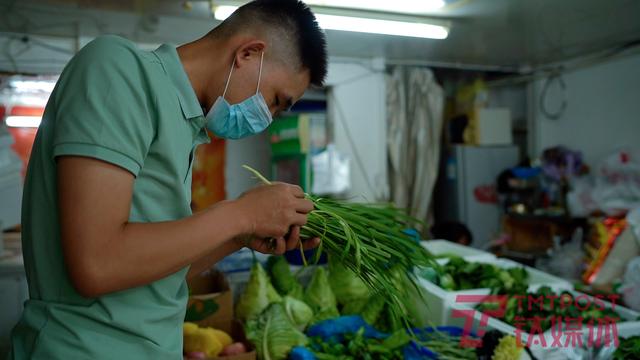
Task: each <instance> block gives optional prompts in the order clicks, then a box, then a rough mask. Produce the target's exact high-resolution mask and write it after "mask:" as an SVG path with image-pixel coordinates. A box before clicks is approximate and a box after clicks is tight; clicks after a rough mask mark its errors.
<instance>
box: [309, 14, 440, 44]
mask: <svg viewBox="0 0 640 360" xmlns="http://www.w3.org/2000/svg"><path fill="white" fill-rule="evenodd" d="M316 19H317V20H318V24H320V27H322V28H323V29H329V30H342V31H355V32H364V33H373V34H385V35H398V36H410V37H419V38H428V39H446V38H447V36H448V35H449V31H448V30H447V28H445V27H444V26H438V25H431V24H425V23H418V22H405V21H394V20H380V19H367V18H358V17H350V16H338V15H325V14H316Z"/></svg>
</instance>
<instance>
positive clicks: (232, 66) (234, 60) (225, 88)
mask: <svg viewBox="0 0 640 360" xmlns="http://www.w3.org/2000/svg"><path fill="white" fill-rule="evenodd" d="M234 67H236V58H235V56H234V58H233V64H231V70H230V71H229V77H228V78H227V83H226V84H225V85H224V92H223V93H222V98H223V99H224V97H225V95H227V89H228V88H229V82H230V81H231V74H233V68H234Z"/></svg>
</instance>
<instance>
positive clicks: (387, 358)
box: [310, 328, 410, 360]
mask: <svg viewBox="0 0 640 360" xmlns="http://www.w3.org/2000/svg"><path fill="white" fill-rule="evenodd" d="M364 330H365V329H364V328H360V330H358V331H356V332H355V333H352V334H345V336H344V337H343V339H342V341H325V340H324V339H322V338H321V337H313V338H311V344H310V348H311V349H313V350H314V351H313V354H314V355H315V357H316V358H317V359H318V360H334V359H335V360H338V359H362V360H373V359H376V360H402V359H404V354H403V352H402V348H403V347H404V346H405V345H407V344H408V343H409V341H410V338H409V336H408V335H406V332H405V331H404V330H401V331H399V332H398V333H397V335H396V334H394V335H391V336H389V337H388V338H386V339H378V338H374V337H365V336H364V332H365V331H364Z"/></svg>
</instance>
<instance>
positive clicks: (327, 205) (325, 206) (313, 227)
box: [244, 165, 437, 327]
mask: <svg viewBox="0 0 640 360" xmlns="http://www.w3.org/2000/svg"><path fill="white" fill-rule="evenodd" d="M244 168H245V169H247V170H249V171H251V172H252V173H253V174H254V175H255V176H256V177H257V178H258V179H260V180H261V181H262V182H264V183H265V184H271V182H270V181H269V180H267V179H266V178H265V177H264V176H262V175H261V174H260V173H259V172H258V171H256V170H254V169H252V168H251V167H249V166H247V165H244ZM305 197H306V198H307V199H309V200H311V201H312V202H313V203H314V206H315V209H314V210H313V211H311V212H310V213H309V215H308V217H307V224H306V225H305V226H303V227H302V229H301V231H300V234H301V237H303V238H314V237H317V238H320V245H319V246H318V248H317V250H316V253H315V257H314V259H313V261H314V262H315V263H317V262H318V260H319V259H320V255H321V254H322V252H326V253H327V254H328V255H329V256H330V257H332V258H334V259H338V260H339V261H340V262H341V263H342V264H344V266H346V267H347V268H349V269H350V270H352V271H353V272H355V273H356V275H358V277H360V279H362V280H363V281H364V283H365V284H366V285H367V286H368V287H369V288H370V290H371V291H372V293H374V294H376V296H382V297H384V298H385V300H386V301H387V304H388V306H389V310H390V312H391V314H392V316H393V317H394V318H395V320H397V321H398V323H400V324H404V325H405V326H406V327H410V326H411V321H410V317H409V313H408V309H407V306H406V305H405V302H404V301H403V300H405V299H407V298H408V297H409V295H408V294H409V292H408V290H409V289H408V288H407V287H408V286H413V287H414V288H415V289H417V290H418V293H419V294H422V292H421V291H420V289H419V287H418V285H417V282H416V278H415V275H414V273H413V271H412V269H413V267H414V266H430V267H436V268H437V264H436V262H435V260H434V259H435V257H434V256H433V255H431V254H430V253H429V252H428V251H427V250H426V249H425V248H423V247H422V246H421V245H420V244H419V243H418V242H416V241H415V240H414V239H412V238H411V237H410V236H409V235H407V234H405V233H404V232H403V230H404V229H406V228H407V227H410V226H413V225H416V224H423V223H422V222H421V221H420V220H417V219H415V218H413V217H411V216H409V215H407V214H406V212H405V211H404V210H401V209H398V208H395V207H393V206H392V205H389V204H358V203H348V202H344V201H338V200H333V199H326V198H321V197H316V196H312V195H309V194H305ZM301 251H302V250H301ZM303 259H304V257H303ZM304 262H305V264H306V263H307V261H306V259H304ZM393 269H401V271H395V272H394V271H393ZM392 273H395V274H400V279H398V276H394V275H392Z"/></svg>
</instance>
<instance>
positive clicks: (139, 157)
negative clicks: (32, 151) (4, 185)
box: [53, 36, 155, 176]
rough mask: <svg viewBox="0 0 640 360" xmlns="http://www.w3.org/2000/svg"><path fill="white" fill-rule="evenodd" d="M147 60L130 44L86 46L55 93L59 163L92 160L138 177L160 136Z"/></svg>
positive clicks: (109, 41)
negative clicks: (151, 108) (152, 106)
mask: <svg viewBox="0 0 640 360" xmlns="http://www.w3.org/2000/svg"><path fill="white" fill-rule="evenodd" d="M141 61H143V60H141V58H140V56H138V55H137V54H136V49H135V48H134V47H133V45H132V44H130V43H128V42H127V41H126V40H124V39H121V38H117V37H113V36H107V37H101V38H98V39H96V40H94V41H93V42H91V43H89V44H88V45H87V46H85V47H84V48H83V49H82V50H81V51H80V52H79V53H78V54H77V55H76V56H75V57H74V58H73V59H72V60H71V62H70V63H69V65H67V68H66V69H65V70H64V71H63V73H62V75H61V77H60V80H59V81H58V86H57V88H56V89H55V91H54V95H53V100H54V107H55V122H54V124H53V126H54V130H53V133H54V135H53V157H54V158H56V157H58V156H65V155H76V156H87V157H91V158H96V159H99V160H103V161H106V162H109V163H112V164H114V165H117V166H120V167H122V168H124V169H126V170H128V171H129V172H131V173H132V174H133V175H134V176H137V175H138V173H139V172H140V169H141V168H142V166H143V164H144V159H145V157H146V155H147V153H148V151H149V147H150V145H151V142H152V140H153V138H154V136H155V124H154V122H153V117H152V116H151V113H150V111H149V103H150V101H149V98H150V94H148V92H147V91H146V89H147V88H148V81H146V78H145V75H144V67H143V64H142V63H141Z"/></svg>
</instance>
